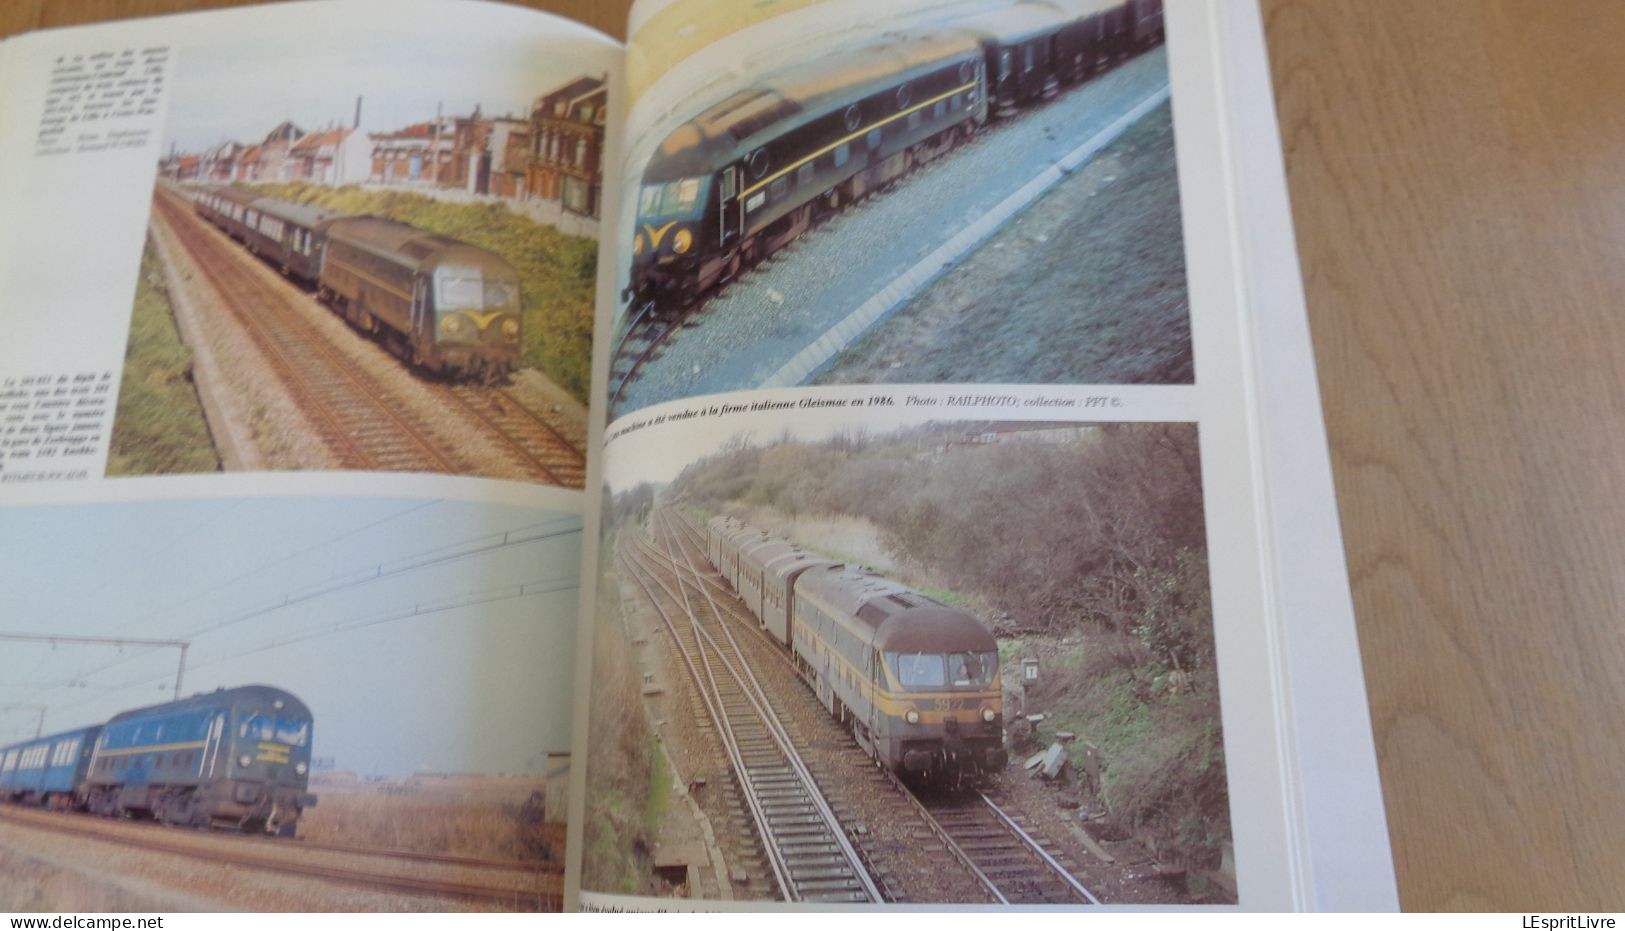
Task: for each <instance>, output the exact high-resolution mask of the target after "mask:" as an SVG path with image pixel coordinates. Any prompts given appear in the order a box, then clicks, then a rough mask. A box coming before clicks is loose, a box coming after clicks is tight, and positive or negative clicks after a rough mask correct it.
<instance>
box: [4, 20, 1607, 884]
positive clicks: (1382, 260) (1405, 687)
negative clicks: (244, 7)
mask: <svg viewBox="0 0 1625 931" xmlns="http://www.w3.org/2000/svg"><path fill="white" fill-rule="evenodd" d="M231 2H232V0H60V2H48V0H20V2H11V3H9V4H8V3H0V35H4V34H9V33H13V32H19V31H22V30H24V29H29V28H37V27H48V26H59V25H67V24H72V23H80V22H91V21H97V20H102V19H112V18H119V17H125V16H136V15H146V14H151V13H159V12H170V11H176V10H183V9H199V8H205V7H215V6H224V5H230V4H231ZM1262 3H1263V8H1264V12H1265V16H1266V25H1267V31H1268V38H1269V44H1270V51H1271V56H1272V69H1273V73H1274V79H1275V85H1276V94H1277V106H1278V108H1279V111H1280V116H1281V122H1282V129H1283V137H1284V139H1283V144H1284V146H1285V151H1286V159H1287V169H1288V174H1289V178H1290V185H1291V191H1292V198H1293V211H1294V216H1295V221H1296V223H1297V234H1298V244H1299V249H1300V251H1301V259H1302V262H1303V270H1304V273H1305V276H1306V279H1307V288H1308V297H1309V313H1310V322H1311V326H1312V328H1313V333H1314V340H1315V352H1316V357H1317V362H1318V364H1319V367H1320V377H1321V385H1322V393H1323V397H1324V403H1325V410H1326V418H1327V428H1328V432H1329V435H1330V440H1331V447H1332V456H1333V466H1334V470H1335V474H1336V480H1337V488H1338V496H1339V506H1340V510H1341V513H1342V519H1343V531H1344V537H1345V541H1346V543H1347V547H1348V554H1349V564H1350V571H1351V573H1352V578H1353V586H1354V597H1355V609H1356V613H1357V615H1358V618H1359V626H1360V639H1361V644H1362V650H1363V652H1364V659H1365V668H1366V677H1367V681H1368V683H1369V687H1370V694H1371V700H1372V714H1373V721H1374V724H1375V728H1376V733H1377V741H1378V753H1379V759H1380V763H1381V767H1382V779H1383V788H1384V793H1385V796H1386V799H1387V804H1388V817H1389V826H1390V829H1391V831H1392V835H1393V841H1394V852H1395V857H1396V865H1397V868H1398V874H1399V883H1400V891H1401V898H1402V902H1403V904H1404V906H1405V908H1407V909H1411V910H1433V909H1497V910H1512V911H1529V910H1547V911H1561V910H1625V751H1622V749H1621V748H1622V747H1625V616H1622V614H1625V612H1622V610H1621V607H1622V601H1625V597H1622V596H1625V378H1622V372H1621V367H1622V361H1621V360H1625V183H1622V177H1625V106H1622V105H1621V101H1625V55H1620V54H1619V52H1618V49H1617V42H1616V40H1617V37H1618V36H1621V35H1625V4H1621V3H1618V2H1617V0H1570V2H1567V3H1564V4H1549V3H1545V2H1541V0H1428V2H1416V0H1341V2H1339V0H1262ZM532 5H535V6H538V7H541V8H545V9H551V10H553V11H555V12H561V13H564V14H565V15H570V16H575V17H577V18H579V19H581V20H582V21H583V22H586V23H588V24H589V25H592V26H594V27H596V28H598V29H602V30H603V31H605V32H608V33H610V34H611V35H617V36H619V35H620V34H621V33H622V32H623V31H624V22H625V8H626V5H627V4H626V0H609V2H602V3H600V2H595V0H541V2H536V3H534V4H532Z"/></svg>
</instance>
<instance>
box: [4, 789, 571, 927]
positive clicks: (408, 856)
mask: <svg viewBox="0 0 1625 931" xmlns="http://www.w3.org/2000/svg"><path fill="white" fill-rule="evenodd" d="M0 821H8V822H11V823H14V824H19V825H23V826H26V827H30V828H35V829H39V830H45V831H50V832H52V833H55V834H61V835H66V836H71V837H80V838H86V839H90V840H94V841H98V842H105V843H111V844H117V845H119V846H121V847H127V848H129V847H133V848H137V849H140V850H147V851H152V852H155V853H164V854H170V855H174V856H180V857H186V858H189V859H198V860H206V861H208V862H210V863H214V864H217V865H222V866H235V867H241V868H244V869H248V870H254V871H257V872H263V873H279V874H284V875H291V876H300V877H304V878H309V879H318V880H324V881H327V882H333V883H341V884H344V885H347V886H352V887H357V888H363V889H370V890H374V891H381V892H393V893H406V894H409V895H420V896H429V897H433V898H438V899H457V900H463V901H472V902H482V903H490V904H494V905H497V906H500V907H502V908H504V909H508V910H513V911H557V910H559V909H560V908H561V907H562V906H563V889H562V883H561V882H560V879H559V876H558V872H557V871H556V870H552V869H545V868H538V869H534V870H529V871H517V870H515V866H514V864H513V863H512V862H510V861H501V860H495V861H486V860H480V859H478V858H469V857H452V858H449V859H447V858H443V857H441V856H439V855H435V854H419V853H416V852H413V851H400V850H387V849H373V848H364V847H346V846H343V845H307V844H302V843H288V842H269V843H266V842H261V840H260V839H258V838H247V837H238V838H233V837H231V836H230V835H220V834H202V835H199V834H194V833H189V832H186V831H183V830H181V829H179V828H173V827H169V826H165V825H156V824H134V823H130V822H122V821H109V820H106V819H101V818H97V817H94V816H91V815H77V814H65V813H60V812H53V813H46V812H32V811H25V810H21V809H16V808H0ZM222 841H223V842H224V843H222ZM313 850H320V851H326V852H330V853H343V854H345V855H346V856H348V857H350V858H351V859H352V860H368V859H370V860H372V861H374V865H372V866H370V867H361V866H350V865H338V864H335V863H330V862H328V863H323V862H317V860H316V859H315V858H312V857H311V856H310V851H313ZM426 863H432V864H435V867H433V868H438V869H448V868H454V869H457V870H460V871H462V872H464V873H468V872H480V871H485V870H491V871H498V872H502V873H505V874H507V883H508V884H507V885H497V884H493V883H490V882H470V881H468V880H466V879H454V878H446V877H435V876H430V875H425V874H424V871H425V866H424V864H426ZM538 866H540V865H538ZM516 872H517V873H521V874H523V873H528V874H529V875H517V876H516V875H515V873H516ZM414 873H415V874H414Z"/></svg>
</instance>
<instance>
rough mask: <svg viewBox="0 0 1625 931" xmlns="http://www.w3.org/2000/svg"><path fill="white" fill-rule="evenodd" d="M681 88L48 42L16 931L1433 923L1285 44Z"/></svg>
mask: <svg viewBox="0 0 1625 931" xmlns="http://www.w3.org/2000/svg"><path fill="white" fill-rule="evenodd" d="M628 34H629V35H630V37H631V38H630V41H629V43H628V44H627V45H626V46H625V47H622V46H620V45H618V44H616V43H613V42H611V41H609V40H608V39H606V38H604V37H602V36H600V35H597V34H596V33H592V32H590V31H588V30H585V29H583V28H581V27H579V26H576V25H573V24H570V23H568V22H565V21H563V20H560V19H557V18H553V17H550V16H547V15H543V14H539V13H535V12H532V11H527V10H522V9H517V8H512V7H507V6H501V5H495V4H485V3H428V2H417V0H414V2H406V3H400V2H387V3H386V2H383V0H358V2H346V3H332V4H328V3H293V4H281V5H276V6H273V7H265V8H252V9H243V10H235V11H227V12H218V13H208V14H197V15H188V16H175V17H166V18H161V19H153V20H140V21H131V22H124V23H113V24H107V25H101V26H95V27H85V28H77V29H67V30H60V31H56V32H50V33H40V34H33V35H25V36H20V37H15V38H12V39H9V40H7V41H5V42H4V43H0V88H3V93H4V95H5V96H4V105H3V106H0V206H3V209H4V211H5V222H4V224H0V295H3V298H0V324H3V326H4V332H5V334H6V336H5V338H4V339H3V340H0V507H3V509H0V566H4V567H5V568H4V569H3V570H0V578H3V580H4V581H3V584H0V592H3V594H0V798H3V799H4V800H5V802H6V804H4V805H0V863H3V864H4V865H5V867H6V869H4V870H0V907H4V908H6V909H10V910H16V911H29V910H46V909H49V910H68V909H73V910H85V911H88V910H125V911H133V910H150V911H187V910H209V911H221V910H227V909H249V910H308V911H326V910H348V909H356V910H422V909H461V908H476V909H536V908H541V909H548V908H558V907H561V906H568V907H571V908H576V907H579V908H584V909H633V908H652V907H671V906H673V905H676V904H680V903H684V902H686V903H689V904H690V905H692V906H694V907H732V908H741V907H769V905H770V903H778V905H776V906H773V907H794V906H801V905H819V906H822V905H828V904H832V903H840V904H850V905H873V904H882V903H910V904H933V903H954V904H965V905H1000V904H1013V905H1020V904H1050V905H1069V906H1078V907H1090V908H1093V907H1098V906H1106V907H1111V906H1119V905H1123V906H1131V905H1133V906H1143V905H1153V906H1170V905H1181V906H1185V905H1188V906H1213V907H1226V908H1242V909H1287V908H1363V909H1381V908H1391V907H1393V906H1394V905H1395V894H1394V888H1393V879H1392V866H1391V862H1390V858H1389V853H1388V847H1387V838H1386V832H1385V830H1384V826H1383V817H1382V806H1381V798H1380V794H1379V791H1378V786H1377V781H1376V771H1375V765H1374V761H1373V755H1372V747H1371V737H1370V729H1369V724H1368V720H1367V713H1366V708H1365V702H1364V690H1363V686H1362V682H1361V678H1360V666H1359V657H1358V651H1357V645H1356V642H1355V639H1354V631H1353V621H1352V616H1351V610H1350V606H1349V602H1348V595H1347V590H1346V579H1345V577H1344V570H1343V563H1342V553H1341V547H1340V542H1339V537H1338V532H1337V524H1336V511H1335V507H1334V502H1333V499H1332V489H1331V483H1330V475H1329V470H1328V468H1327V462H1326V454H1325V449H1324V440H1323V436H1322V427H1321V421H1320V413H1319V406H1318V399H1317V396H1316V391H1315V382H1314V372H1313V365H1312V359H1311V356H1310V353H1309V344H1308V340H1307V333H1306V329H1305V323H1304V319H1303V312H1302V306H1301V304H1302V302H1301V296H1300V293H1299V283H1298V281H1297V277H1296V275H1297V271H1296V262H1295V260H1294V253H1293V244H1292V239H1291V232H1290V224H1289V214H1288V211H1287V206H1286V200H1285V193H1284V184H1283V179H1282V172H1281V166H1280V155H1279V143H1278V138H1277V135H1276V129H1275V122H1274V117H1273V111H1272V108H1271V104H1270V97H1269V83H1268V73H1267V70H1266V67H1265V62H1264V56H1263V44H1262V38H1261V33H1260V29H1259V23H1258V21H1257V12H1256V10H1254V9H1252V8H1251V7H1250V5H1248V4H1230V3H1225V4H1220V3H1218V2H1216V0H1168V2H1167V4H1166V6H1165V5H1164V4H1163V3H1162V2H1160V0H1020V2H1011V0H879V2H875V0H864V2H861V3H860V2H856V0H821V2H817V0H789V2H780V3H775V4H771V5H763V4H758V3H749V2H734V0H667V2H641V3H639V4H638V5H637V6H636V7H635V8H634V9H633V11H632V14H631V22H630V25H629V29H628ZM187 829H191V830H187Z"/></svg>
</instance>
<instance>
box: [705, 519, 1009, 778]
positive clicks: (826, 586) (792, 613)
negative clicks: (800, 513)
mask: <svg viewBox="0 0 1625 931" xmlns="http://www.w3.org/2000/svg"><path fill="white" fill-rule="evenodd" d="M706 549H707V551H708V553H709V555H710V558H711V562H712V564H713V565H715V566H716V567H717V571H718V572H720V573H721V574H722V576H723V578H725V579H726V580H727V581H728V584H729V585H731V586H733V589H734V591H735V592H737V593H738V594H739V596H740V598H741V599H742V600H744V601H745V603H746V604H747V605H748V606H749V607H750V610H751V612H752V613H753V614H755V615H756V618H757V621H758V622H759V623H760V624H761V626H762V628H763V630H765V631H766V632H767V633H768V634H769V635H770V636H771V637H772V638H773V640H774V641H775V642H777V643H778V644H780V645H781V646H783V647H784V648H785V649H786V650H788V651H789V652H790V654H791V656H792V657H793V658H794V661H795V665H796V668H797V669H798V670H799V671H800V673H801V675H802V677H803V678H804V679H805V680H806V681H807V683H808V684H809V685H810V686H811V688H812V690H813V693H814V694H816V695H817V696H818V700H819V702H820V703H822V704H823V705H824V707H825V708H826V709H828V711H829V712H830V714H831V715H833V716H834V717H835V718H836V720H838V721H840V722H841V723H842V724H845V725H846V726H847V727H849V728H850V729H851V731H852V733H853V735H854V736H855V737H856V739H857V741H858V743H859V745H860V746H862V747H863V748H864V750H865V751H866V752H867V753H868V754H869V755H870V756H872V757H874V759H875V760H876V761H877V762H878V763H879V764H880V765H882V766H884V767H886V768H888V769H890V770H892V771H893V772H895V773H897V774H898V775H899V776H901V777H903V778H905V779H907V780H909V781H913V782H951V781H959V780H965V779H972V778H975V777H976V776H977V775H979V774H982V773H986V772H992V771H996V770H999V769H1002V768H1003V767H1004V765H1005V763H1006V762H1007V761H1008V756H1007V754H1006V752H1005V749H1004V701H1003V691H1002V688H1003V686H1002V682H1001V680H1000V678H999V653H998V643H997V641H996V640H995V639H994V637H993V634H992V633H991V632H989V631H988V629H987V627H986V626H985V625H983V624H982V622H981V621H979V620H977V618H976V617H975V616H974V615H972V614H970V613H969V612H966V611H962V610H960V609H958V608H952V607H948V606H947V605H944V604H942V603H941V602H938V601H936V600H934V599H932V598H930V597H928V596H926V595H923V594H921V593H919V592H917V591H914V590H913V589H911V588H909V587H907V586H905V585H901V584H898V583H896V582H893V581H890V580H887V579H882V578H880V577H878V576H876V575H874V574H872V573H869V572H866V571H863V570H862V569H858V568H855V567H850V566H846V565H844V564H841V563H838V562H835V561H833V560H829V559H825V558H823V557H820V556H818V555H816V554H813V553H809V552H807V551H805V550H803V549H801V548H799V547H797V546H795V545H794V544H793V543H790V542H789V541H787V540H784V539H781V538H778V537H774V536H772V535H771V534H768V533H767V532H766V531H763V530H760V529H758V528H755V527H751V526H749V525H747V524H744V523H742V522H740V521H738V520H735V519H732V518H727V517H717V518H713V519H712V520H711V521H710V522H709V523H708V524H707V525H706Z"/></svg>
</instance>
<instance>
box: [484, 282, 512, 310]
mask: <svg viewBox="0 0 1625 931" xmlns="http://www.w3.org/2000/svg"><path fill="white" fill-rule="evenodd" d="M518 304H519V286H518V285H517V284H514V283H513V282H511V281H487V282H486V283H485V306H487V307H515V306H518Z"/></svg>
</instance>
